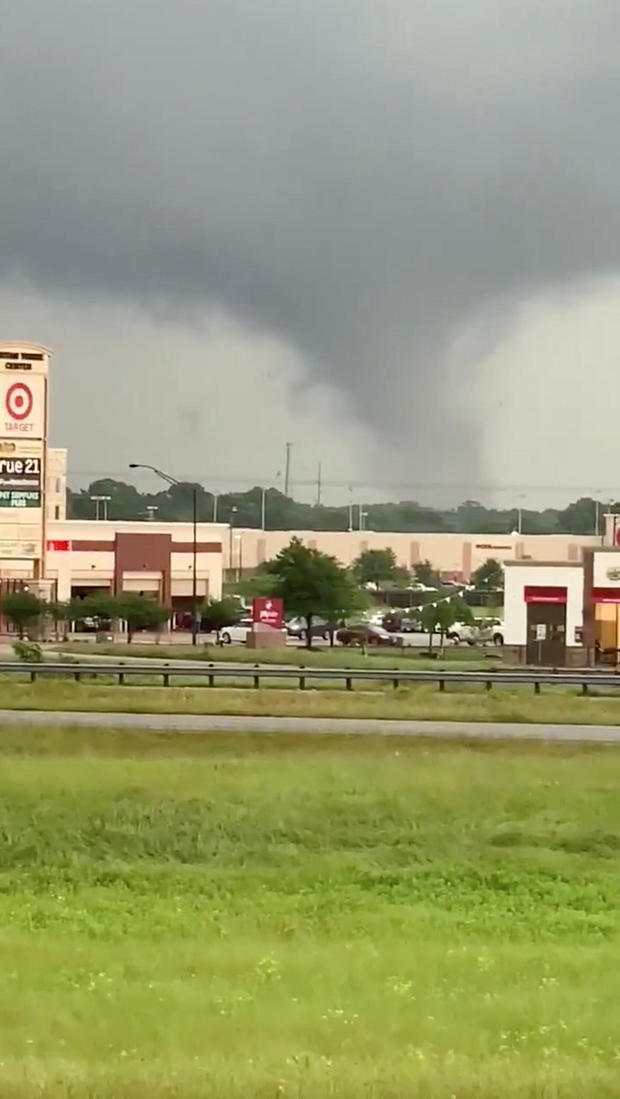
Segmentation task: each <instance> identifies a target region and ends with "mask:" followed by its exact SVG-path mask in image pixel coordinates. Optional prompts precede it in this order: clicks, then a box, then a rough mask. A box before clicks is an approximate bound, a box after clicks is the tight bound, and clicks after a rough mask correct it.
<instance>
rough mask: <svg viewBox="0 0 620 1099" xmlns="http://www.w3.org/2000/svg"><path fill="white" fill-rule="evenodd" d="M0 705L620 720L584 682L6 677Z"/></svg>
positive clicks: (616, 707) (611, 702) (611, 704)
mask: <svg viewBox="0 0 620 1099" xmlns="http://www.w3.org/2000/svg"><path fill="white" fill-rule="evenodd" d="M0 709H9V710H10V709H19V710H87V711H96V712H105V713H110V712H111V713H123V712H129V713H154V714H160V713H163V714H165V713H169V714H232V715H235V716H249V715H257V716H259V717H296V716H298V717H333V718H339V717H342V718H364V717H368V718H391V719H395V720H400V719H405V720H406V719H409V720H419V721H424V720H429V721H525V722H552V723H556V724H576V725H581V724H586V725H590V724H595V725H619V724H620V698H618V697H615V696H607V697H604V696H599V697H592V696H589V697H587V698H582V697H581V695H580V694H579V693H578V688H569V687H561V686H559V687H555V686H551V687H543V688H542V693H541V694H540V695H535V694H534V690H533V688H532V687H531V686H530V687H520V686H517V687H503V686H499V687H495V688H494V689H493V690H491V691H486V690H485V689H484V687H483V685H481V684H480V685H478V684H476V685H472V686H471V687H464V686H461V685H459V686H457V687H455V686H448V687H446V690H445V692H440V691H439V690H438V689H437V686H436V685H435V684H430V683H429V684H421V685H418V686H415V687H404V686H403V687H399V688H397V689H396V690H394V689H393V688H392V687H383V686H381V685H379V684H375V689H374V690H373V689H372V684H364V685H363V688H360V687H356V689H355V690H354V691H351V692H349V691H345V690H344V689H342V688H340V689H338V688H336V689H334V688H333V687H321V688H320V689H318V690H314V689H307V690H305V691H300V690H298V689H297V688H292V689H291V688H288V689H287V688H282V687H280V686H272V687H265V688H263V687H261V688H260V689H259V690H254V689H253V688H252V687H246V688H241V687H240V688H231V687H229V686H226V687H216V688H213V689H210V688H208V687H204V686H203V687H191V686H187V687H161V686H155V687H154V686H123V687H118V686H114V685H112V684H106V683H105V681H104V682H102V681H101V680H100V679H97V680H94V681H91V682H81V683H74V682H73V681H72V680H69V681H67V680H45V681H37V682H36V683H35V684H30V683H28V682H25V681H23V680H22V681H18V680H17V679H14V680H11V681H7V680H6V679H3V680H2V682H0Z"/></svg>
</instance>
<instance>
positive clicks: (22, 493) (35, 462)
mask: <svg viewBox="0 0 620 1099" xmlns="http://www.w3.org/2000/svg"><path fill="white" fill-rule="evenodd" d="M38 507H41V458H40V456H36V457H35V456H25V457H18V456H13V455H11V457H4V456H0V508H38Z"/></svg>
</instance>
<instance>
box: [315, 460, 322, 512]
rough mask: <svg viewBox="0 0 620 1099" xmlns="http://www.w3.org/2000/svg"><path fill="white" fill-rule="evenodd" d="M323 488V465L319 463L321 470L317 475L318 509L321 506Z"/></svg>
mask: <svg viewBox="0 0 620 1099" xmlns="http://www.w3.org/2000/svg"><path fill="white" fill-rule="evenodd" d="M321 488H322V485H321V463H320V462H319V468H318V470H317V474H316V506H317V507H318V508H320V506H321Z"/></svg>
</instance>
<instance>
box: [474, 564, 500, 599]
mask: <svg viewBox="0 0 620 1099" xmlns="http://www.w3.org/2000/svg"><path fill="white" fill-rule="evenodd" d="M471 579H472V583H473V585H474V587H475V588H476V589H477V590H478V591H489V590H490V589H491V588H503V587H504V570H503V568H502V566H501V564H500V563H499V561H497V560H496V558H495V557H489V558H488V560H486V561H484V562H483V563H482V565H479V566H478V568H477V569H476V571H475V572H474V573H473V574H472V578H471Z"/></svg>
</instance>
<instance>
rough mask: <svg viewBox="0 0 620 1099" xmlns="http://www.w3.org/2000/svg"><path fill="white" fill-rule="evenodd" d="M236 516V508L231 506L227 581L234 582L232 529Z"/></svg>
mask: <svg viewBox="0 0 620 1099" xmlns="http://www.w3.org/2000/svg"><path fill="white" fill-rule="evenodd" d="M236 514H237V508H236V507H235V505H234V504H233V506H232V507H231V509H230V520H229V523H228V579H229V580H234V578H235V574H234V571H233V527H234V525H235V515H236Z"/></svg>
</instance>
